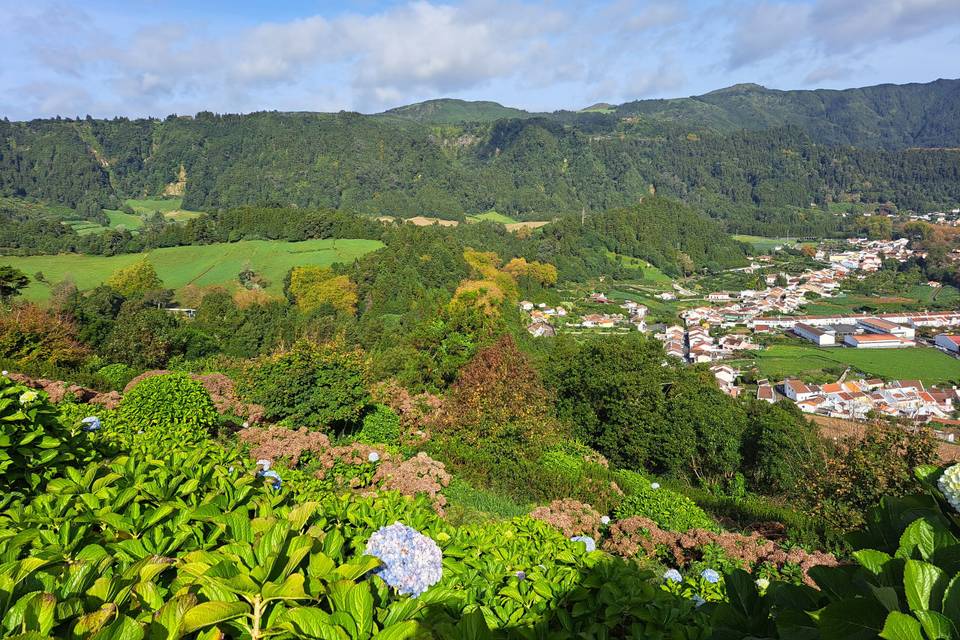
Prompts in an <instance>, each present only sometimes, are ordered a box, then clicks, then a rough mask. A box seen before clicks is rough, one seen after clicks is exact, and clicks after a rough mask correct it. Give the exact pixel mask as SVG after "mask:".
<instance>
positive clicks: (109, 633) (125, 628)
mask: <svg viewBox="0 0 960 640" xmlns="http://www.w3.org/2000/svg"><path fill="white" fill-rule="evenodd" d="M142 639H143V628H141V627H140V624H139V623H138V622H137V621H136V620H134V619H133V618H128V617H127V616H120V617H119V618H117V619H116V620H115V621H114V622H113V623H112V624H110V625H109V626H107V627H104V628H103V629H101V630H100V632H99V633H98V634H97V635H95V636H93V640H142Z"/></svg>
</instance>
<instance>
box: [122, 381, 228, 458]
mask: <svg viewBox="0 0 960 640" xmlns="http://www.w3.org/2000/svg"><path fill="white" fill-rule="evenodd" d="M118 411H119V415H120V418H121V419H122V420H123V421H124V422H125V423H126V424H127V425H128V427H129V428H130V429H131V430H133V431H140V430H142V431H143V432H144V435H145V436H146V438H147V439H152V438H154V437H159V438H161V439H171V440H174V441H176V440H177V439H180V438H182V439H184V440H186V441H189V442H196V441H198V440H201V439H203V438H205V437H206V436H207V435H208V430H209V429H210V427H212V426H214V425H216V424H217V421H218V419H219V416H218V414H217V410H216V408H215V407H214V405H213V401H212V400H211V399H210V394H209V393H207V390H206V389H204V388H203V385H201V384H200V383H199V382H196V381H194V380H191V379H190V377H189V376H187V375H184V374H182V373H168V374H164V375H159V376H153V377H150V378H146V379H144V380H143V381H141V382H140V383H139V384H137V386H135V387H134V388H133V389H131V390H130V391H128V392H127V394H126V395H125V396H124V397H123V400H122V401H121V402H120V407H119V409H118Z"/></svg>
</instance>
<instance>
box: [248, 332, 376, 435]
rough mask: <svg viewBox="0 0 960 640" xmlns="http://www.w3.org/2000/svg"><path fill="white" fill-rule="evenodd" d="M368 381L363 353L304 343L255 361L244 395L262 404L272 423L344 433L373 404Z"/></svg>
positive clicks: (303, 341)
mask: <svg viewBox="0 0 960 640" xmlns="http://www.w3.org/2000/svg"><path fill="white" fill-rule="evenodd" d="M366 383H367V361H366V357H365V356H364V354H363V352H362V351H360V350H357V349H353V350H348V349H346V348H345V347H344V346H343V345H342V344H339V343H327V344H323V345H318V344H314V343H312V342H309V341H305V340H301V341H300V342H297V343H296V344H295V345H294V346H293V348H292V349H290V350H289V351H281V352H279V353H276V354H274V355H272V356H266V357H262V358H259V359H258V360H256V361H254V362H253V363H252V364H251V365H250V366H249V367H247V369H246V370H245V371H244V375H243V376H242V379H241V384H240V391H241V393H242V394H243V395H245V396H246V397H247V398H248V399H249V400H251V401H252V402H256V403H257V404H260V405H262V406H263V408H264V415H265V417H266V418H268V419H274V420H286V421H289V422H293V423H297V424H301V425H304V426H306V427H309V428H311V429H322V428H324V427H333V428H334V429H337V430H343V429H346V428H348V427H350V426H353V425H355V424H356V423H357V421H358V420H359V419H360V416H361V414H362V413H363V409H364V408H365V407H366V406H367V404H368V403H369V401H370V395H369V394H368V392H367V388H366Z"/></svg>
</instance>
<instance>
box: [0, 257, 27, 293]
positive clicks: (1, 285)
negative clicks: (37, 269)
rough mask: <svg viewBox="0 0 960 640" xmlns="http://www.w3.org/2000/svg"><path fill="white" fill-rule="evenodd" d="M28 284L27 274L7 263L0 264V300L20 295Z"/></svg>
mask: <svg viewBox="0 0 960 640" xmlns="http://www.w3.org/2000/svg"><path fill="white" fill-rule="evenodd" d="M28 284H30V278H28V277H27V274H25V273H24V272H22V271H20V270H19V269H16V268H14V267H11V266H9V265H0V301H7V300H9V299H10V298H13V297H15V296H18V295H20V292H21V291H22V290H23V289H24V288H25V287H26V286H27V285H28Z"/></svg>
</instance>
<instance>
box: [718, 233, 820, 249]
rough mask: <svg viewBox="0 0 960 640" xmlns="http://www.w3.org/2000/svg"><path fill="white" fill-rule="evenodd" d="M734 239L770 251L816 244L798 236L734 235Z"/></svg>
mask: <svg viewBox="0 0 960 640" xmlns="http://www.w3.org/2000/svg"><path fill="white" fill-rule="evenodd" d="M732 237H733V239H734V240H737V241H739V242H746V243H747V244H749V245H752V246H753V248H754V249H757V250H759V251H769V250H771V249H773V248H774V247H777V246H781V247H795V246H797V245H802V244H815V243H812V242H800V241H799V240H797V239H796V238H764V237H762V236H732Z"/></svg>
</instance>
